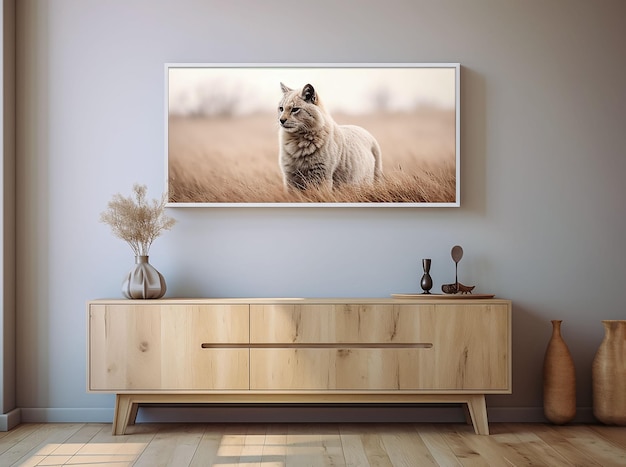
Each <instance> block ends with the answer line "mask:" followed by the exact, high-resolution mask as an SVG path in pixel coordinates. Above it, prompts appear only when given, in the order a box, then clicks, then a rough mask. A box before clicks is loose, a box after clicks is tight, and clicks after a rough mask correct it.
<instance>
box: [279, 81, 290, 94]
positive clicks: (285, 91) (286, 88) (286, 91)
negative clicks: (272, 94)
mask: <svg viewBox="0 0 626 467" xmlns="http://www.w3.org/2000/svg"><path fill="white" fill-rule="evenodd" d="M280 89H282V90H283V94H285V93H288V92H289V91H293V89H291V88H288V87H287V86H285V85H284V84H283V83H280Z"/></svg>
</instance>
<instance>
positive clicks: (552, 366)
mask: <svg viewBox="0 0 626 467" xmlns="http://www.w3.org/2000/svg"><path fill="white" fill-rule="evenodd" d="M561 322H562V320H552V337H551V338H550V341H549V342H548V347H547V349H546V354H545V357H544V361H543V412H544V415H545V417H546V418H547V419H548V420H550V421H551V422H552V423H554V424H557V425H562V424H564V423H568V422H570V421H572V420H573V419H574V417H575V416H576V371H575V368H574V360H573V359H572V355H571V354H570V351H569V349H568V348H567V344H566V343H565V341H564V340H563V337H562V336H561Z"/></svg>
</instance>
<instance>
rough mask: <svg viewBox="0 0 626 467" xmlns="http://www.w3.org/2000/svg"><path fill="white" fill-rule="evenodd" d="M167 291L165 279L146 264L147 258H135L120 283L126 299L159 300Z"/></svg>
mask: <svg viewBox="0 0 626 467" xmlns="http://www.w3.org/2000/svg"><path fill="white" fill-rule="evenodd" d="M166 290H167V288H166V286H165V278H164V277H163V275H162V274H161V273H160V272H159V271H157V270H156V269H155V268H154V266H152V265H151V264H150V263H149V262H148V256H135V265H134V266H133V267H132V269H131V270H130V271H128V274H126V276H125V277H124V281H123V282H122V293H123V294H124V297H126V298H136V299H146V298H161V297H162V296H163V295H165V291H166Z"/></svg>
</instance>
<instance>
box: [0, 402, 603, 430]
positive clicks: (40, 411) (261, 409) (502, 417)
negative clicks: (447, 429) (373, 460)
mask: <svg viewBox="0 0 626 467" xmlns="http://www.w3.org/2000/svg"><path fill="white" fill-rule="evenodd" d="M18 410H20V409H18ZM487 413H488V417H489V421H490V422H494V423H498V422H502V423H546V422H547V420H546V419H545V417H544V415H543V408H542V407H491V408H489V407H488V408H487ZM1 420H2V419H0V422H1ZM21 421H22V422H25V423H45V422H53V423H66V422H67V423H111V422H112V421H113V408H98V409H93V408H91V409H89V408H85V409H76V408H67V409H63V408H22V409H21ZM464 421H465V415H464V411H463V408H462V407H460V406H428V405H426V406H419V405H416V406H405V405H403V406H389V405H388V406H365V405H359V406H344V405H341V406H329V405H325V406H313V405H311V406H302V405H293V406H291V405H288V406H267V405H266V406H261V405H259V406H256V405H253V406H223V405H204V406H189V405H158V406H157V405H154V406H142V407H140V409H139V413H138V416H137V422H138V423H148V422H165V423H169V422H172V423H173V422H187V423H202V422H204V423H211V422H219V423H298V422H307V423H335V422H346V423H366V422H379V423H382V422H407V423H409V422H415V423H420V422H421V423H436V422H443V423H462V422H464ZM595 421H596V420H595V418H594V417H593V413H592V409H591V408H590V407H579V408H578V409H577V412H576V418H575V419H574V422H575V423H594V422H595ZM18 423H19V422H18ZM1 427H2V425H0V428H1Z"/></svg>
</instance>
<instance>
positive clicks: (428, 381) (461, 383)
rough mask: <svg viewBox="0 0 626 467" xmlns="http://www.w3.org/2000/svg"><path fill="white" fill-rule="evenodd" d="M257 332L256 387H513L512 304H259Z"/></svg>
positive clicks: (254, 317)
mask: <svg viewBox="0 0 626 467" xmlns="http://www.w3.org/2000/svg"><path fill="white" fill-rule="evenodd" d="M250 339H251V344H252V346H253V349H252V350H251V354H250V355H251V357H250V358H251V376H250V383H251V389H277V390H278V389H283V390H285V389H287V390H288V389H294V390H298V389H349V388H352V389H403V390H411V389H414V390H433V391H467V392H472V391H481V392H506V391H510V387H511V382H510V313H509V307H508V305H506V304H494V305H485V304H467V305H463V304H459V303H455V304H449V305H448V304H436V305H433V304H427V305H420V304H406V305H405V304H383V305H380V304H376V305H368V304H365V305H362V304H360V305H356V304H355V305H345V304H329V305H326V304H307V305H293V304H292V305H284V304H276V305H252V306H251V309H250ZM324 344H326V345H327V347H328V348H320V345H321V346H322V347H323V346H324ZM255 345H256V346H257V347H262V348H254V346H255ZM412 345H414V346H417V347H422V348H410V347H411V346H412ZM403 346H404V347H406V348H402V347H403ZM367 347H370V348H367ZM390 347H393V348H390ZM287 369H288V370H287Z"/></svg>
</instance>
